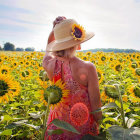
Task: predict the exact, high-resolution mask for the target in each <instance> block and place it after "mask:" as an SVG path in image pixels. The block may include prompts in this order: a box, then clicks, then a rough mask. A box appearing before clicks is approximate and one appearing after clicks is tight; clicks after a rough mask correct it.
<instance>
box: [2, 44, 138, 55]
mask: <svg viewBox="0 0 140 140" xmlns="http://www.w3.org/2000/svg"><path fill="white" fill-rule="evenodd" d="M0 51H35V49H34V48H33V47H27V48H25V49H23V48H15V45H14V44H12V43H10V42H6V43H5V44H4V45H3V48H2V47H1V46H0ZM41 51H43V50H41ZM87 51H91V52H93V53H94V52H98V51H101V52H114V53H122V52H124V53H133V52H140V51H138V50H135V49H117V48H96V49H90V50H84V51H82V52H87Z"/></svg>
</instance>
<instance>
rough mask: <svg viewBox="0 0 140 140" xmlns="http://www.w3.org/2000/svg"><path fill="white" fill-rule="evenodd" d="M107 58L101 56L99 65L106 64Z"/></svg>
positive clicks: (103, 55)
mask: <svg viewBox="0 0 140 140" xmlns="http://www.w3.org/2000/svg"><path fill="white" fill-rule="evenodd" d="M107 59H108V58H107V56H106V55H105V54H101V55H100V56H99V64H104V63H105V62H106V61H107Z"/></svg>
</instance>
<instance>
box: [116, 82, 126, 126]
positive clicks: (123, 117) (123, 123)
mask: <svg viewBox="0 0 140 140" xmlns="http://www.w3.org/2000/svg"><path fill="white" fill-rule="evenodd" d="M115 87H116V88H117V91H118V95H119V101H120V103H121V111H120V113H121V117H122V121H123V122H122V125H123V128H127V126H126V123H125V114H124V109H123V100H122V95H121V93H120V90H119V87H118V85H115Z"/></svg>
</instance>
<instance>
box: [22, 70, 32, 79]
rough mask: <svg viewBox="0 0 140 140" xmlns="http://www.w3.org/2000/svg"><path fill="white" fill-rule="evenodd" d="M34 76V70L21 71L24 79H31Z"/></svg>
mask: <svg viewBox="0 0 140 140" xmlns="http://www.w3.org/2000/svg"><path fill="white" fill-rule="evenodd" d="M31 76H32V71H31V70H30V69H25V70H22V71H20V77H21V79H22V80H27V79H30V78H31Z"/></svg>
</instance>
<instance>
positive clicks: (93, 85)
mask: <svg viewBox="0 0 140 140" xmlns="http://www.w3.org/2000/svg"><path fill="white" fill-rule="evenodd" d="M88 93H89V98H90V103H91V109H92V111H95V110H97V109H99V108H101V99H100V90H99V82H98V75H97V71H96V67H95V65H93V64H92V63H89V69H88ZM93 116H94V119H95V121H96V122H97V123H98V121H99V120H101V119H102V112H97V113H95V114H93Z"/></svg>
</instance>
